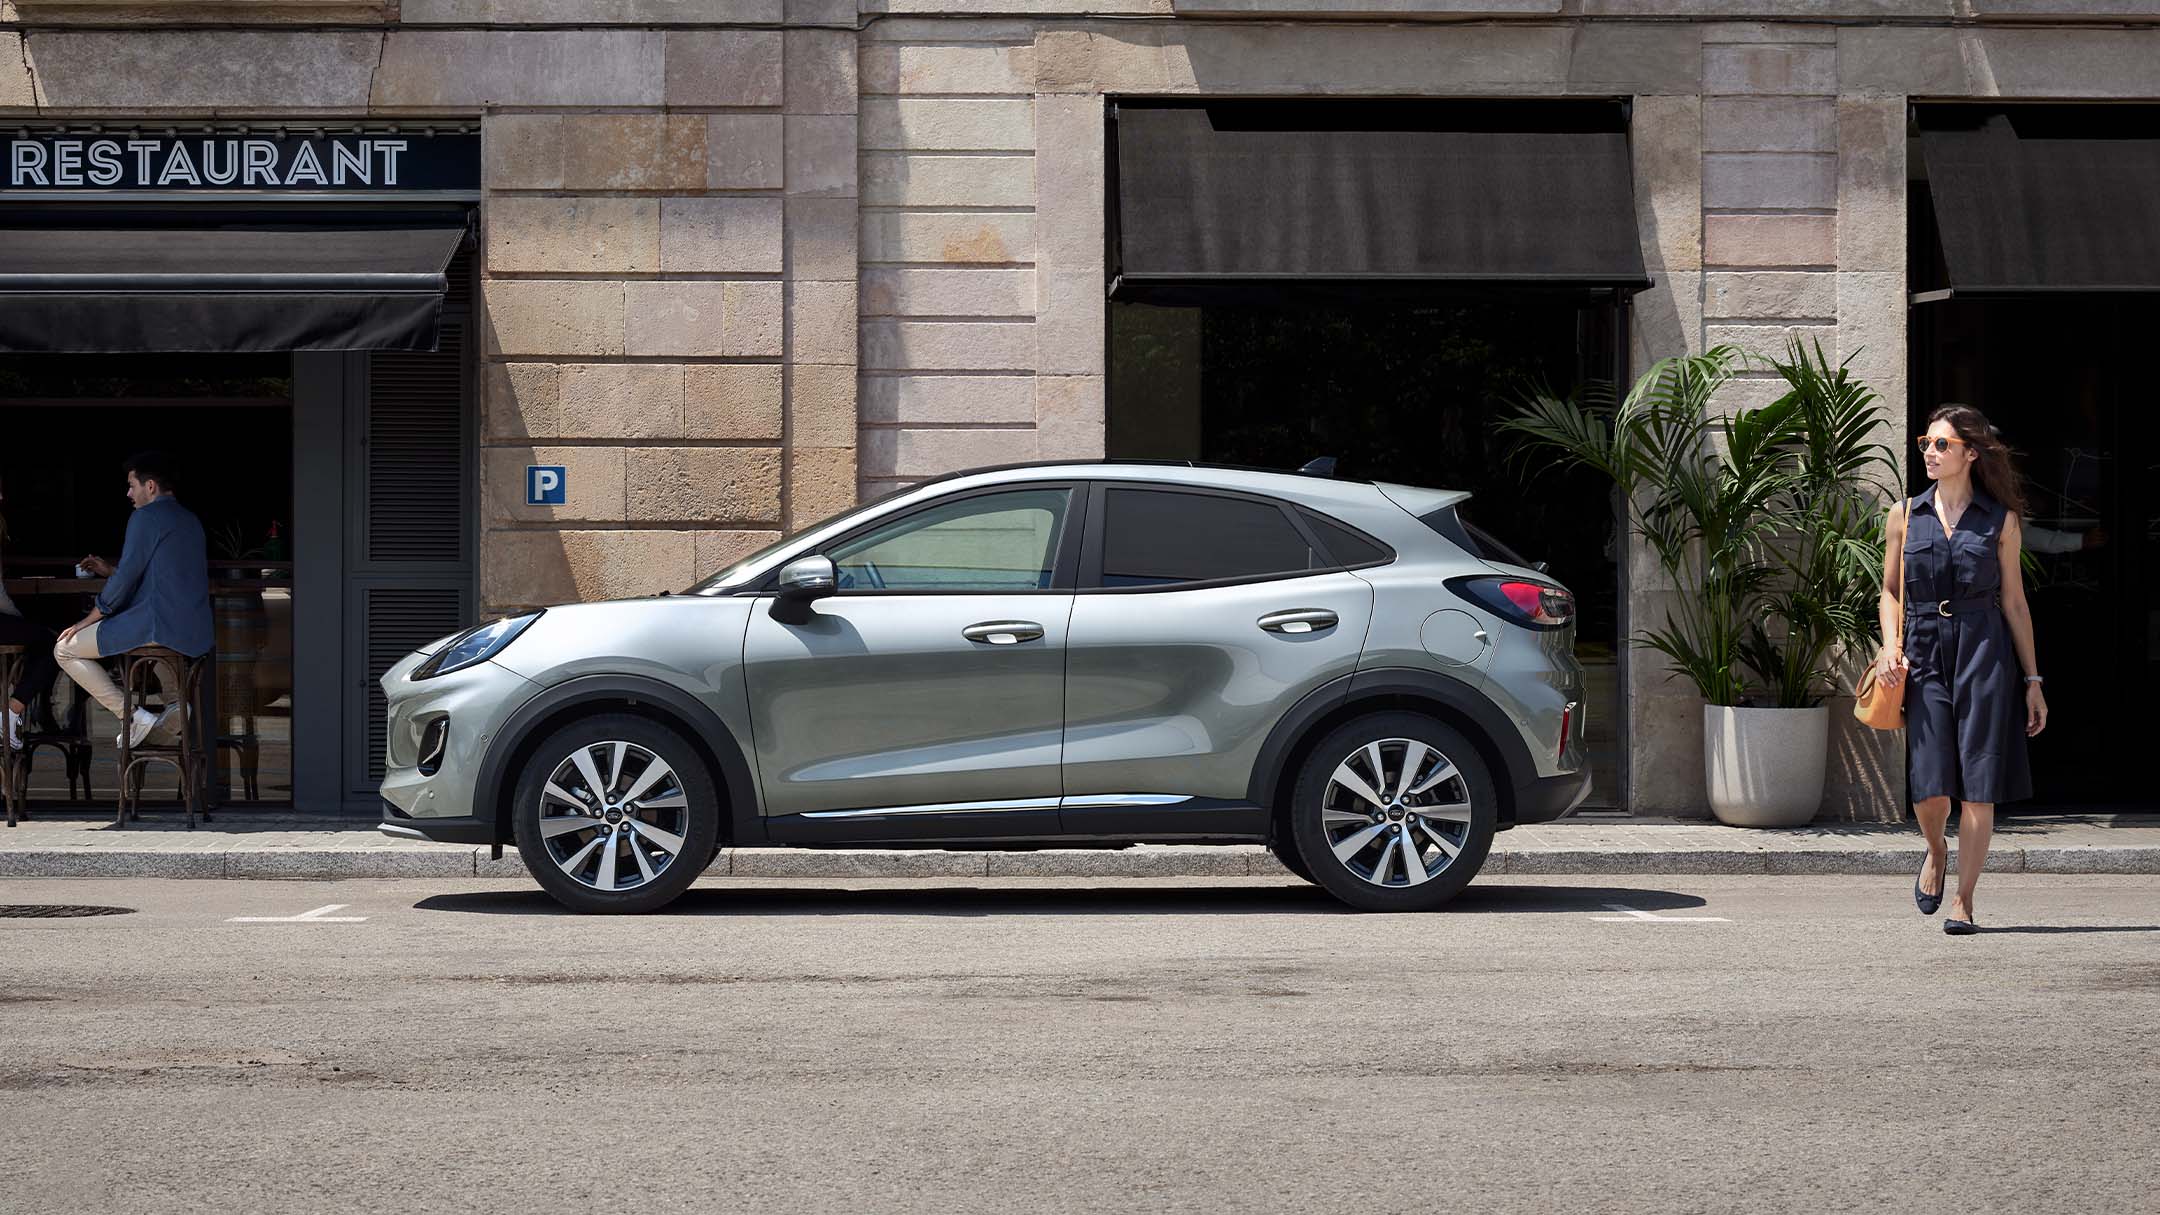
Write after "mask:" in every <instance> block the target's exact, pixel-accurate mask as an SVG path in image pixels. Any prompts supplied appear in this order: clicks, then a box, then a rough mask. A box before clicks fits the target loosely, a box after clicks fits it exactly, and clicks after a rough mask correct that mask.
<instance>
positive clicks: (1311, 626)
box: [1259, 608, 1336, 633]
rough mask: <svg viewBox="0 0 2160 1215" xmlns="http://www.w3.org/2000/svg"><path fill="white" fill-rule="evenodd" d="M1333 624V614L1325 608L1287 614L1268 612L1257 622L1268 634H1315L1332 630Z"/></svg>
mask: <svg viewBox="0 0 2160 1215" xmlns="http://www.w3.org/2000/svg"><path fill="white" fill-rule="evenodd" d="M1335 624H1336V616H1335V613H1333V612H1331V611H1329V610H1327V609H1326V608H1292V609H1290V610H1289V611H1287V612H1269V613H1268V614H1267V615H1265V616H1262V617H1261V618H1260V620H1259V625H1260V627H1261V628H1263V629H1266V630H1267V631H1268V632H1270V633H1317V632H1319V631H1320V630H1321V629H1332V628H1334V627H1335Z"/></svg>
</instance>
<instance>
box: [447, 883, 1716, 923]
mask: <svg viewBox="0 0 2160 1215" xmlns="http://www.w3.org/2000/svg"><path fill="white" fill-rule="evenodd" d="M1612 903H1626V904H1627V905H1628V906H1630V907H1634V908H1638V909H1640V910H1643V911H1674V910H1683V909H1686V908H1692V907H1701V906H1703V903H1704V901H1703V900H1702V899H1701V898H1699V897H1697V896H1695V895H1691V894H1679V893H1676V892H1673V891H1665V890H1642V889H1637V888H1632V887H1630V888H1625V889H1612V888H1607V887H1602V886H1472V887H1471V888H1470V889H1468V890H1465V891H1463V892H1462V893H1461V894H1460V895H1458V896H1456V898H1455V900H1454V901H1453V902H1452V903H1450V904H1448V906H1447V908H1446V909H1445V910H1444V911H1443V912H1440V913H1437V914H1447V915H1464V914H1468V915H1489V914H1495V913H1519V912H1533V913H1544V914H1553V913H1566V912H1606V911H1608V910H1609V907H1608V905H1609V904H1612ZM413 907H414V908H415V909H416V910H419V911H454V912H464V913H467V914H476V915H565V916H567V915H571V914H574V913H572V912H571V911H569V910H568V909H567V908H565V907H563V906H562V905H561V904H559V903H557V902H556V901H555V900H554V899H552V898H550V897H548V896H547V894H545V893H544V892H542V891H539V890H488V891H473V892H469V893H462V894H438V895H430V896H429V897H427V898H424V899H421V900H420V901H419V902H417V903H414V904H413ZM650 914H652V915H655V916H802V915H823V916H831V915H939V916H972V917H984V916H993V915H1060V916H1072V915H1358V914H1361V913H1359V912H1356V911H1353V910H1351V909H1350V908H1348V907H1345V906H1343V905H1342V904H1341V903H1339V902H1337V901H1336V900H1335V898H1334V897H1333V896H1331V895H1329V894H1328V893H1327V892H1325V891H1323V890H1321V889H1319V888H1318V887H1314V886H1291V885H1284V886H1262V887H1254V886H1214V887H1208V886H1177V887H1154V888H1147V887H1138V888H1135V887H1124V886H1118V887H1111V886H1091V887H1078V888H1076V887H1071V886H1065V887H1058V888H1054V889H1046V890H1026V889H1010V888H1006V889H986V888H983V887H980V886H934V887H928V888H925V889H920V890H907V889H890V888H887V889H877V890H833V889H829V888H822V887H815V886H760V887H756V888H745V887H741V886H730V887H709V886H706V887H694V888H692V889H691V890H690V891H689V892H687V893H685V894H684V895H683V896H682V897H681V898H679V899H677V900H675V901H674V902H673V903H670V904H668V905H667V906H666V907H664V908H662V909H660V910H659V911H656V912H652V913H650Z"/></svg>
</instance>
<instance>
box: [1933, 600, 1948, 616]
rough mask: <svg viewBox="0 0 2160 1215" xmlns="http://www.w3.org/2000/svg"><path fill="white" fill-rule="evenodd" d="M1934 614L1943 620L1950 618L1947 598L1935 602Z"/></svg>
mask: <svg viewBox="0 0 2160 1215" xmlns="http://www.w3.org/2000/svg"><path fill="white" fill-rule="evenodd" d="M1935 614H1936V615H1938V616H1940V617H1942V618H1943V619H1945V620H1948V619H1949V618H1950V601H1949V600H1948V599H1945V600H1943V601H1942V602H1941V603H1938V604H1936V605H1935Z"/></svg>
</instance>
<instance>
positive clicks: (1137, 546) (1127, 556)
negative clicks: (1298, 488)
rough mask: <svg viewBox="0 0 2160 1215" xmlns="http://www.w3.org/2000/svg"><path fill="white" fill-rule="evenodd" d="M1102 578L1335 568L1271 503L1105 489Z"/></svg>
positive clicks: (1140, 579)
mask: <svg viewBox="0 0 2160 1215" xmlns="http://www.w3.org/2000/svg"><path fill="white" fill-rule="evenodd" d="M1102 545H1103V546H1102V584H1103V585H1104V586H1106V587H1132V586H1170V585H1174V584H1177V583H1181V582H1214V581H1218V580H1222V579H1231V578H1265V577H1269V576H1272V575H1284V574H1300V573H1304V572H1305V571H1307V570H1312V569H1327V568H1331V563H1330V562H1329V561H1328V559H1327V557H1326V556H1324V555H1323V554H1320V553H1317V552H1315V551H1313V547H1312V545H1310V544H1308V543H1306V541H1305V537H1304V536H1303V535H1302V534H1300V533H1299V531H1298V529H1297V527H1296V525H1294V524H1292V523H1291V522H1290V516H1289V515H1288V514H1287V513H1285V512H1284V510H1283V509H1282V508H1281V507H1279V506H1276V505H1274V504H1273V503H1268V502H1256V501H1253V500H1251V499H1248V498H1224V497H1217V496H1216V495H1213V494H1185V493H1177V492H1175V491H1171V490H1153V489H1112V490H1108V491H1106V492H1105V493H1104V495H1103V542H1102Z"/></svg>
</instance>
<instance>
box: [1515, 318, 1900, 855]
mask: <svg viewBox="0 0 2160 1215" xmlns="http://www.w3.org/2000/svg"><path fill="white" fill-rule="evenodd" d="M1747 361H1748V360H1747V356H1745V355H1743V354H1741V352H1739V351H1738V350H1736V349H1734V348H1732V347H1728V346H1720V347H1716V348H1714V349H1711V350H1708V351H1705V352H1704V353H1702V354H1699V355H1691V356H1686V357H1680V358H1670V359H1664V360H1662V361H1660V362H1658V363H1657V364H1655V365H1654V366H1652V367H1651V368H1650V369H1649V370H1648V371H1647V372H1645V373H1644V374H1643V375H1642V377H1641V378H1640V379H1638V380H1637V381H1636V382H1635V384H1634V386H1633V387H1632V388H1631V389H1630V390H1629V392H1628V394H1627V396H1626V397H1625V398H1624V399H1622V400H1619V401H1617V402H1615V401H1614V400H1613V399H1612V390H1611V389H1610V388H1609V387H1605V386H1596V385H1593V386H1591V387H1589V388H1586V389H1585V390H1583V391H1582V392H1581V393H1579V394H1578V395H1576V396H1574V397H1565V398H1564V397H1558V396H1555V395H1553V394H1551V393H1546V392H1529V393H1525V394H1523V396H1522V397H1521V398H1520V400H1519V401H1518V403H1517V408H1516V410H1515V411H1514V413H1513V414H1512V415H1510V416H1508V417H1506V418H1504V419H1503V420H1502V421H1501V422H1500V423H1499V425H1500V427H1501V429H1502V430H1504V431H1507V432H1510V433H1512V434H1514V435H1516V436H1518V437H1519V438H1521V439H1523V440H1525V442H1526V451H1528V452H1538V453H1543V454H1544V455H1546V456H1547V457H1548V458H1549V462H1550V463H1552V464H1557V465H1574V466H1580V467H1586V468H1591V469H1595V470H1597V471H1598V472H1600V473H1601V474H1603V475H1605V476H1606V477H1608V478H1610V479H1611V480H1612V482H1613V483H1614V484H1615V485H1616V486H1618V487H1619V489H1620V490H1621V491H1622V495H1623V497H1624V498H1625V500H1626V502H1627V504H1628V514H1629V521H1630V523H1631V524H1632V525H1633V526H1634V528H1635V530H1636V531H1637V532H1638V533H1639V534H1641V535H1642V537H1643V538H1644V540H1645V541H1646V542H1647V543H1648V544H1649V546H1650V547H1651V549H1652V550H1653V551H1654V552H1655V553H1656V554H1657V558H1658V562H1659V564H1660V565H1661V566H1662V567H1663V568H1664V570H1665V572H1666V573H1667V575H1668V576H1670V577H1671V579H1672V580H1673V583H1674V588H1675V591H1676V594H1675V595H1674V597H1673V603H1672V606H1671V608H1670V609H1669V610H1668V611H1667V612H1666V615H1665V619H1664V621H1663V623H1662V624H1661V625H1658V626H1655V627H1652V628H1649V629H1645V630H1643V631H1642V632H1641V633H1639V634H1638V635H1637V636H1636V637H1634V638H1632V639H1631V640H1632V642H1633V643H1634V644H1636V645H1640V646H1646V647H1648V648H1650V649H1654V650H1656V651H1658V652H1659V653H1661V654H1663V655H1665V657H1666V659H1667V660H1668V662H1669V663H1670V666H1671V670H1672V674H1673V675H1674V676H1675V677H1681V678H1686V679H1687V680H1689V681H1690V682H1692V683H1693V684H1694V685H1695V688H1696V690H1697V691H1698V692H1699V693H1701V695H1702V698H1703V751H1704V779H1705V782H1706V785H1707V793H1708V796H1709V802H1710V807H1711V810H1712V812H1713V813H1715V814H1716V815H1717V816H1718V818H1719V820H1720V821H1723V822H1727V823H1731V824H1734V825H1736V826H1765V827H1766V826H1792V825H1797V824H1800V823H1805V822H1807V821H1808V820H1809V819H1811V818H1813V817H1814V816H1815V813H1816V811H1817V810H1818V809H1819V808H1820V807H1821V804H1822V795H1823V784H1824V780H1825V777H1826V774H1827V771H1828V754H1829V727H1830V718H1829V709H1828V707H1827V706H1826V704H1825V700H1826V699H1827V698H1828V697H1829V696H1830V695H1832V694H1833V693H1834V692H1835V691H1836V689H1837V688H1838V687H1839V686H1840V685H1841V684H1842V683H1843V680H1842V679H1840V678H1839V676H1840V675H1841V673H1842V671H1843V669H1844V666H1845V664H1846V662H1847V661H1848V658H1847V656H1848V655H1850V654H1859V653H1864V652H1866V650H1867V649H1868V647H1869V645H1870V644H1871V643H1872V639H1873V631H1874V620H1875V602H1876V593H1877V587H1876V583H1877V572H1878V571H1879V570H1880V569H1881V568H1882V565H1881V562H1882V517H1881V509H1880V507H1879V506H1878V503H1879V502H1881V501H1882V500H1883V497H1884V495H1885V493H1886V492H1887V487H1888V486H1892V485H1895V484H1896V482H1897V477H1898V475H1899V474H1898V465H1897V461H1896V456H1895V454H1894V453H1893V452H1892V450H1891V449H1890V448H1889V447H1888V446H1886V445H1884V444H1883V443H1881V442H1880V441H1878V440H1877V439H1876V438H1875V437H1874V436H1875V428H1876V426H1877V424H1878V422H1879V419H1878V417H1877V415H1876V411H1875V403H1876V401H1877V399H1878V398H1877V397H1876V394H1875V393H1874V392H1872V391H1870V390H1869V389H1868V388H1867V387H1866V386H1865V385H1864V384H1861V383H1860V382H1859V381H1858V380H1856V379H1854V378H1853V377H1852V375H1851V373H1850V371H1849V370H1848V369H1847V367H1846V365H1845V364H1842V363H1841V364H1837V365H1832V364H1831V362H1830V360H1829V359H1828V358H1827V357H1826V356H1825V355H1824V354H1823V352H1822V349H1821V347H1820V346H1815V347H1813V348H1808V347H1803V346H1802V345H1801V344H1800V343H1798V342H1794V343H1792V344H1790V345H1789V346H1788V347H1787V349H1786V353H1785V356H1784V357H1783V358H1782V359H1767V360H1763V363H1764V365H1766V366H1767V367H1769V368H1771V369H1773V370H1775V371H1776V372H1777V374H1778V375H1779V377H1780V378H1781V379H1782V380H1783V381H1784V383H1785V387H1786V391H1785V392H1784V393H1783V394H1782V395H1780V396H1779V397H1778V398H1777V399H1776V400H1775V401H1772V402H1771V403H1770V404H1768V405H1765V406H1762V407H1760V408H1756V409H1743V410H1739V411H1737V412H1734V413H1731V414H1720V413H1718V412H1717V411H1715V410H1714V408H1713V405H1714V400H1713V398H1714V397H1715V396H1716V394H1717V392H1718V390H1719V389H1720V388H1722V387H1724V386H1725V385H1726V384H1727V383H1729V382H1731V380H1732V379H1733V376H1734V374H1735V372H1736V371H1737V370H1739V369H1740V368H1742V367H1743V366H1745V365H1746V363H1747Z"/></svg>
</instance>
